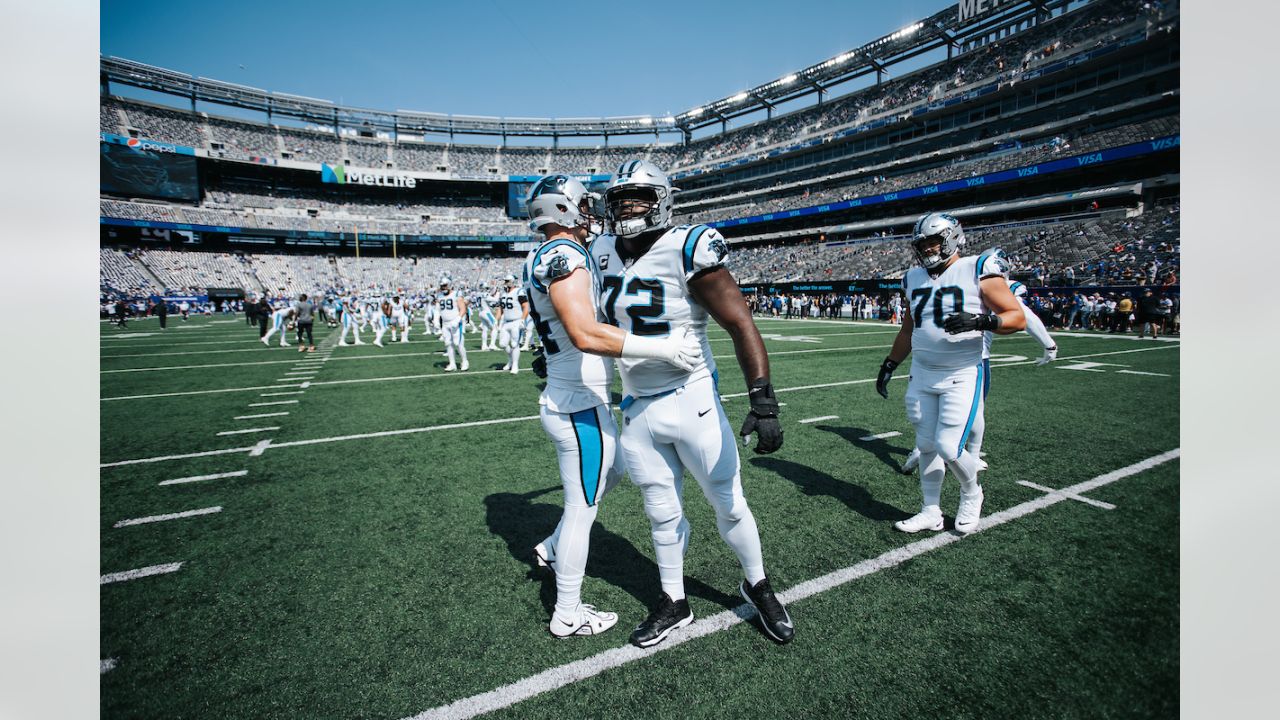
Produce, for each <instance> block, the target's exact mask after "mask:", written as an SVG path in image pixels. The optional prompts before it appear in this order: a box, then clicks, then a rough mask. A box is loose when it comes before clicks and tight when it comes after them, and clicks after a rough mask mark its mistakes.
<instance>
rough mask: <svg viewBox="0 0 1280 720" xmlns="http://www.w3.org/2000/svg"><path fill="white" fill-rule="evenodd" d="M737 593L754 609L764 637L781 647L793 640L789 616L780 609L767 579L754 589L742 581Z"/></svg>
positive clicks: (793, 630)
mask: <svg viewBox="0 0 1280 720" xmlns="http://www.w3.org/2000/svg"><path fill="white" fill-rule="evenodd" d="M738 592H740V593H742V597H743V598H744V599H745V600H746V601H747V602H749V603H751V607H753V608H755V609H756V614H758V615H759V616H760V627H762V628H764V632H765V634H766V635H768V636H769V637H771V638H773V639H774V641H775V642H778V643H780V644H782V645H786V644H787V643H789V642H791V640H792V639H793V638H795V636H796V629H795V625H793V624H792V622H791V615H789V614H788V613H787V609H786V608H784V607H782V603H781V602H779V601H778V596H777V595H774V594H773V588H771V587H769V578H765V579H763V580H761V581H760V582H758V583H756V584H755V586H754V587H752V586H751V585H748V584H747V581H746V580H743V581H742V585H740V586H739V587H738Z"/></svg>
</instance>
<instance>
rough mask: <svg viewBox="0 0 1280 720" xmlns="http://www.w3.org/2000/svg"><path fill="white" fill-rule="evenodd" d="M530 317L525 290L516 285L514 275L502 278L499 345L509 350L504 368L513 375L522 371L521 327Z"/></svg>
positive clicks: (499, 305)
mask: <svg viewBox="0 0 1280 720" xmlns="http://www.w3.org/2000/svg"><path fill="white" fill-rule="evenodd" d="M527 317H529V302H528V299H527V298H526V297H525V294H524V290H522V289H521V288H520V287H519V286H518V285H516V278H515V276H514V275H510V274H508V275H506V276H504V277H503V278H502V293H501V294H500V295H499V296H498V347H500V348H502V349H503V350H505V351H506V352H507V358H508V359H507V364H506V365H504V366H503V367H502V369H503V370H509V371H510V372H511V374H512V375H515V374H516V373H518V372H520V329H521V328H523V327H524V322H525V318H527Z"/></svg>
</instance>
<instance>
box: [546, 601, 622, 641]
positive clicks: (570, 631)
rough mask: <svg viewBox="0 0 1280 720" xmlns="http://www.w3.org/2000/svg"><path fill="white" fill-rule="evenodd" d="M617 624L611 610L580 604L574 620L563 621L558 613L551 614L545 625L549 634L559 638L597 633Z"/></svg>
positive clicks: (616, 617) (614, 614) (615, 614)
mask: <svg viewBox="0 0 1280 720" xmlns="http://www.w3.org/2000/svg"><path fill="white" fill-rule="evenodd" d="M617 624H618V614H617V613H611V612H601V611H599V610H596V609H595V606H592V605H586V604H583V605H580V606H579V612H578V617H577V618H576V619H575V620H571V621H567V622H566V621H565V620H564V619H563V618H561V617H560V616H559V615H558V614H554V615H552V616H551V623H550V624H548V625H547V629H548V630H550V631H551V634H552V635H554V636H556V637H557V638H560V639H561V640H563V639H565V638H571V637H576V636H585V635H599V634H600V633H602V632H604V631H605V630H608V629H609V628H611V627H613V626H614V625H617Z"/></svg>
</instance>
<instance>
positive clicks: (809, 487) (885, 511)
mask: <svg viewBox="0 0 1280 720" xmlns="http://www.w3.org/2000/svg"><path fill="white" fill-rule="evenodd" d="M751 464H752V465H755V466H756V467H758V468H760V469H761V470H768V471H770V472H773V473H777V475H778V476H779V477H782V478H785V479H787V480H790V481H791V482H793V483H795V484H796V485H797V486H799V488H800V489H801V490H803V491H804V493H805V494H806V495H826V496H827V497H832V498H835V499H836V500H839V501H840V502H842V503H844V504H845V505H846V506H848V508H849V509H850V510H852V511H854V512H856V513H858V514H859V515H861V516H863V517H865V518H867V519H868V520H877V521H889V520H903V519H905V518H908V517H911V513H909V512H903V510H902V509H901V508H898V507H895V506H893V505H889V504H887V503H882V502H880V501H879V500H876V499H875V498H874V497H872V496H871V493H869V492H867V490H866V489H865V488H863V487H862V486H860V485H857V484H855V483H852V482H847V481H844V480H840V479H838V478H835V477H833V476H831V475H828V474H826V473H824V472H822V471H821V470H815V469H814V468H811V467H809V466H808V465H801V464H800V463H797V462H792V461H790V460H783V459H781V458H775V457H757V458H751Z"/></svg>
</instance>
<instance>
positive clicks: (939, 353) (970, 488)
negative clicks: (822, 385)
mask: <svg viewBox="0 0 1280 720" xmlns="http://www.w3.org/2000/svg"><path fill="white" fill-rule="evenodd" d="M963 244H964V230H963V229H962V228H961V227H960V221H959V220H956V219H955V218H954V217H952V216H950V215H947V214H945V213H929V214H927V215H924V216H923V217H921V218H920V219H919V220H917V221H916V225H915V229H914V231H913V232H912V237H911V248H912V250H913V251H914V252H915V256H916V259H917V260H918V261H919V263H920V267H913V268H911V269H909V270H907V272H906V274H905V275H904V276H903V278H902V285H903V291H904V292H905V293H906V296H907V301H908V307H907V308H905V310H906V311H905V312H904V313H903V320H902V328H901V329H900V330H899V331H898V334H897V336H896V337H895V338H894V340H893V347H892V349H890V351H889V355H888V357H886V358H885V359H884V362H883V363H881V365H880V372H879V375H878V376H877V378H876V391H877V392H879V393H880V394H881V395H882V396H883V397H885V398H886V399H887V398H888V397H889V389H888V386H889V379H890V378H891V377H892V376H893V371H894V370H895V369H896V368H897V367H898V365H899V364H901V363H902V361H904V360H906V358H907V355H908V354H911V353H914V354H915V359H914V360H913V361H912V363H911V375H910V377H909V378H908V385H907V393H906V409H907V419H908V420H910V421H911V424H912V425H914V426H915V429H916V447H918V448H919V449H920V462H919V466H920V492H921V494H922V495H923V502H922V503H921V509H920V512H919V513H917V514H915V515H913V516H912V517H910V518H908V519H906V520H901V521H898V522H896V523H894V527H895V528H897V529H898V530H901V531H903V532H909V533H914V532H920V531H921V530H941V529H942V526H943V523H942V508H941V506H940V505H939V499H940V497H941V494H942V480H943V477H944V476H945V475H946V471H947V469H948V468H949V469H950V470H951V472H952V473H953V474H955V476H956V478H957V479H958V480H959V481H960V507H959V509H958V510H957V511H956V530H957V531H958V532H960V533H961V534H966V535H967V534H968V533H971V532H973V531H975V530H977V529H978V523H979V518H980V516H981V512H982V501H983V493H982V486H981V485H979V484H978V466H977V457H976V456H975V455H973V454H972V453H970V452H969V451H968V450H967V449H966V448H965V445H966V443H967V441H968V439H969V435H970V433H971V431H972V429H973V425H974V422H975V421H976V419H977V418H978V417H979V416H981V415H982V409H983V408H982V385H983V376H984V375H985V372H984V368H983V363H982V347H983V333H984V332H986V331H991V332H994V333H996V334H997V335H1009V334H1012V333H1015V332H1017V331H1019V330H1022V329H1023V328H1025V327H1026V318H1025V317H1024V315H1023V312H1022V307H1021V306H1020V305H1019V304H1018V301H1017V299H1016V298H1014V296H1013V293H1012V292H1011V291H1010V290H1009V284H1008V282H1006V276H1007V274H1008V264H1007V263H1006V262H1005V260H1004V258H1003V253H1000V252H999V251H996V250H994V249H993V250H989V251H987V252H984V253H982V254H981V255H978V256H972V255H971V256H969V257H963V258H962V257H960V246H962V245H963ZM988 310H990V311H991V312H988Z"/></svg>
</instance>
